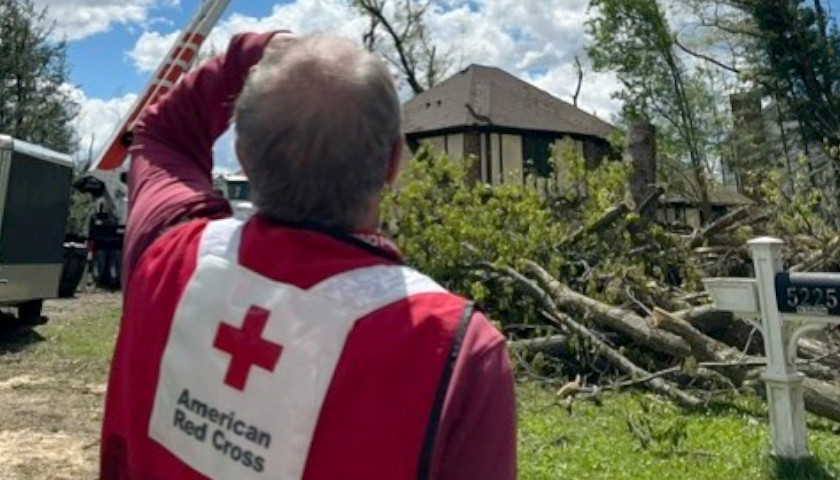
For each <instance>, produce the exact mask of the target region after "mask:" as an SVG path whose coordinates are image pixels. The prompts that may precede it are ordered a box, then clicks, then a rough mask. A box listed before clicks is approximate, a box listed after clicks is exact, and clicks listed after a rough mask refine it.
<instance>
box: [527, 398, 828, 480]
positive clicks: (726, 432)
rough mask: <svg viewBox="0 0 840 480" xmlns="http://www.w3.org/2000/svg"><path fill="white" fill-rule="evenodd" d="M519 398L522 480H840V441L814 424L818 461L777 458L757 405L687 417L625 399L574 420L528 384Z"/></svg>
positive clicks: (578, 412)
mask: <svg viewBox="0 0 840 480" xmlns="http://www.w3.org/2000/svg"><path fill="white" fill-rule="evenodd" d="M518 395H519V477H520V478H521V479H528V480H530V479H534V480H536V479H560V478H587V479H611V480H620V479H628V480H629V479H633V480H646V479H651V480H653V479H656V480H668V479H675V480H676V479H678V480H706V479H708V480H712V479H715V480H719V479H738V480H753V479H755V480H793V479H802V480H822V479H834V478H840V437H838V436H837V435H835V434H834V433H832V432H831V429H830V428H829V425H828V424H827V423H823V422H821V421H817V420H814V419H812V420H811V421H810V423H809V428H810V438H809V442H810V448H811V451H812V452H813V453H814V457H813V458H812V459H810V460H808V461H806V462H783V461H777V460H774V459H772V458H771V457H770V456H769V454H768V451H769V446H768V441H769V436H768V435H769V434H768V426H767V421H766V409H765V408H764V406H763V405H762V404H761V402H760V401H759V400H757V399H755V398H749V397H738V398H734V399H732V403H730V404H720V405H716V406H713V407H712V408H711V409H710V410H709V411H707V412H703V413H686V412H682V411H680V410H679V409H678V407H675V406H674V405H673V404H671V403H670V402H668V401H666V400H663V399H661V398H659V397H655V396H652V395H646V394H642V393H622V394H618V395H611V396H609V397H606V398H605V399H604V400H603V404H602V405H601V406H597V405H595V404H593V403H591V402H581V403H576V404H573V408H572V411H571V414H570V413H569V412H568V411H567V409H566V408H565V406H558V405H556V402H554V399H553V396H552V394H551V392H549V391H547V390H545V389H543V388H541V387H538V386H535V385H533V384H529V383H521V384H520V385H519V390H518Z"/></svg>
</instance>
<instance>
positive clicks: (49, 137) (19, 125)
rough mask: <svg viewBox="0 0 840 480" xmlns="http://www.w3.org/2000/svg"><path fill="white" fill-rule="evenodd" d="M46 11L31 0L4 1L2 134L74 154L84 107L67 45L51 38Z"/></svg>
mask: <svg viewBox="0 0 840 480" xmlns="http://www.w3.org/2000/svg"><path fill="white" fill-rule="evenodd" d="M45 12H46V10H38V9H36V8H35V6H34V4H33V3H32V1H31V0H0V133H4V134H7V135H11V136H13V137H15V138H19V139H21V140H26V141H30V142H33V143H37V144H39V145H44V146H46V147H49V148H52V149H54V150H58V151H61V152H72V150H73V145H74V141H73V140H74V138H73V130H72V127H71V124H70V122H71V120H72V119H73V118H74V117H75V115H76V113H77V110H78V106H77V105H76V104H75V103H74V102H73V100H72V98H71V96H70V92H69V91H68V89H67V77H68V66H67V61H66V45H65V44H64V42H58V41H54V40H52V39H51V38H50V33H51V29H50V28H49V24H48V23H47V21H46V15H45Z"/></svg>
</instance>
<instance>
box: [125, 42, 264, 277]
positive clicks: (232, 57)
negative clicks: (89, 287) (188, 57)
mask: <svg viewBox="0 0 840 480" xmlns="http://www.w3.org/2000/svg"><path fill="white" fill-rule="evenodd" d="M274 34H275V33H266V34H253V33H247V34H240V35H237V36H235V37H234V38H233V39H232V40H231V42H230V45H229V46H228V49H227V52H226V53H224V54H222V55H219V56H217V57H215V58H213V59H211V60H209V61H208V62H206V63H205V64H204V65H202V66H201V67H200V68H198V69H196V70H194V71H192V72H190V73H188V74H187V75H186V76H185V77H184V78H183V80H182V81H181V82H179V83H178V84H177V85H176V86H175V87H174V88H173V90H172V91H170V92H169V93H167V94H166V95H165V96H163V97H162V98H161V99H160V101H158V102H157V103H156V104H154V105H152V106H151V107H149V108H148V109H147V110H146V112H145V113H144V114H143V116H142V118H141V119H140V121H139V122H138V125H137V126H136V128H135V131H134V141H133V144H132V147H131V149H130V152H131V156H132V160H131V171H130V174H129V201H130V206H129V216H128V225H127V231H126V237H125V252H124V257H123V258H124V261H123V286H126V280H128V278H129V275H130V274H131V271H132V270H133V267H134V265H135V264H136V262H137V260H138V259H139V258H140V255H141V254H142V253H143V251H144V250H145V249H146V247H148V246H149V244H151V243H152V241H154V239H155V238H157V236H158V235H160V234H161V233H162V232H163V231H164V230H166V229H167V228H169V227H171V226H173V225H175V224H177V223H179V222H182V221H184V220H187V219H191V218H198V217H222V216H227V215H230V213H231V211H230V206H229V205H228V203H227V201H226V200H225V199H223V198H221V197H219V196H217V195H214V194H213V191H212V170H213V143H214V142H215V141H216V139H217V138H218V137H219V136H220V135H221V134H222V133H224V132H225V130H226V129H227V127H228V125H229V122H230V118H231V112H232V109H233V106H234V102H235V100H236V97H237V95H239V92H240V90H241V89H242V86H243V84H244V82H245V78H246V77H247V75H248V71H249V69H250V68H251V67H252V66H253V65H254V64H256V63H257V62H258V61H259V60H260V58H261V57H262V53H263V50H264V49H265V47H266V45H267V44H268V43H269V41H270V40H271V38H272V36H274Z"/></svg>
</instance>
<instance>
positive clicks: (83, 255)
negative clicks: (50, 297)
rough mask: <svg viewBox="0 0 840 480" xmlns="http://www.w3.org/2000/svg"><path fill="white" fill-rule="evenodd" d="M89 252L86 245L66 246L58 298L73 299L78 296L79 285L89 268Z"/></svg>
mask: <svg viewBox="0 0 840 480" xmlns="http://www.w3.org/2000/svg"><path fill="white" fill-rule="evenodd" d="M86 264H87V251H86V250H85V247H84V245H83V244H82V245H78V244H72V243H70V244H67V243H66V244H64V267H63V268H62V270H61V282H60V283H59V284H58V297H59V298H71V297H73V296H74V295H76V290H77V289H78V288H79V283H80V282H81V281H82V277H84V275H85V268H86V267H87V265H86Z"/></svg>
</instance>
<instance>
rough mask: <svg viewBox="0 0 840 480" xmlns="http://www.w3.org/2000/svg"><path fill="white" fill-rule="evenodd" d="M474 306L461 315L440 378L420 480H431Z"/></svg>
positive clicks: (423, 449)
mask: <svg viewBox="0 0 840 480" xmlns="http://www.w3.org/2000/svg"><path fill="white" fill-rule="evenodd" d="M473 308H474V307H473V304H472V303H471V302H467V304H466V305H465V306H464V311H463V313H462V314H461V320H460V322H459V323H458V331H457V332H456V333H455V338H454V339H453V340H452V347H451V348H450V349H449V357H448V358H447V359H446V365H444V367H443V375H442V376H441V377H440V382H439V383H438V386H437V391H436V392H435V401H434V404H432V411H431V414H430V415H429V423H427V424H426V434H425V435H424V436H423V446H422V448H421V449H420V463H419V465H418V467H417V478H418V479H419V480H426V479H428V478H429V472H430V470H431V467H432V450H433V449H434V446H435V437H437V430H438V424H439V423H440V414H441V411H442V410H443V401H444V400H445V399H446V392H447V391H448V390H449V380H450V379H451V378H452V370H453V369H454V368H455V361H456V360H458V354H459V353H460V352H461V345H462V344H463V342H464V335H466V333H467V327H468V326H469V324H470V319H471V318H472V315H473Z"/></svg>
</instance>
